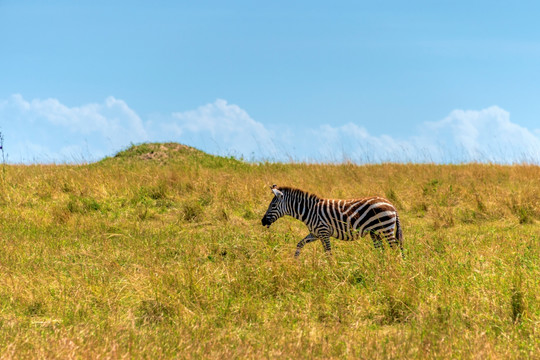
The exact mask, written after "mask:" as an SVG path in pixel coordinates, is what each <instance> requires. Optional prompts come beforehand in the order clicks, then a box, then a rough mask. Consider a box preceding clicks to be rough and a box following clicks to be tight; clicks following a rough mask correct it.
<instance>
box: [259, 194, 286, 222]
mask: <svg viewBox="0 0 540 360" xmlns="http://www.w3.org/2000/svg"><path fill="white" fill-rule="evenodd" d="M271 189H272V192H273V193H274V198H273V199H272V201H271V202H270V205H268V210H266V213H265V214H264V216H263V218H262V224H263V226H266V227H270V225H272V224H273V223H274V222H275V221H276V220H277V219H279V218H280V217H282V216H283V215H285V206H284V201H283V198H284V196H283V193H282V192H281V191H280V190H279V189H278V188H277V185H274V186H272V187H271Z"/></svg>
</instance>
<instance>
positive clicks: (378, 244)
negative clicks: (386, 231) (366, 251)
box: [369, 232, 384, 250]
mask: <svg viewBox="0 0 540 360" xmlns="http://www.w3.org/2000/svg"><path fill="white" fill-rule="evenodd" d="M369 235H370V236H371V239H372V240H373V247H375V249H381V250H384V248H383V242H382V237H381V235H380V234H379V233H376V232H371V233H369Z"/></svg>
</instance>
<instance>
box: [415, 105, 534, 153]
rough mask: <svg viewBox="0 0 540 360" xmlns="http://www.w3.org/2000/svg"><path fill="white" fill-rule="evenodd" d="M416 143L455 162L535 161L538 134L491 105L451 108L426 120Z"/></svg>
mask: <svg viewBox="0 0 540 360" xmlns="http://www.w3.org/2000/svg"><path fill="white" fill-rule="evenodd" d="M415 141H416V142H419V143H422V144H425V146H426V147H428V148H430V149H431V150H432V151H434V152H438V153H439V158H438V159H434V160H436V161H439V162H440V161H444V159H442V156H452V157H453V158H455V159H456V160H457V161H491V162H505V163H512V162H539V161H540V136H538V132H537V131H534V130H529V129H526V128H524V127H522V126H520V125H518V124H516V123H513V122H512V121H510V114H509V113H508V112H507V111H505V110H503V109H501V108H499V107H497V106H492V107H489V108H487V109H483V110H478V111H477V110H466V111H465V110H454V111H452V112H451V113H450V115H448V116H447V117H446V118H444V119H442V120H440V121H436V122H427V123H425V124H424V127H423V128H422V129H421V134H420V136H418V137H417V138H416V139H415Z"/></svg>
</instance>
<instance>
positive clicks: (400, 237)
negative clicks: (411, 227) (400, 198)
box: [396, 213, 405, 258]
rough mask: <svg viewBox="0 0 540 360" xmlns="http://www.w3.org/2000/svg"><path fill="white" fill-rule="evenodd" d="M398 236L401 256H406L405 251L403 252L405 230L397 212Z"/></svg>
mask: <svg viewBox="0 0 540 360" xmlns="http://www.w3.org/2000/svg"><path fill="white" fill-rule="evenodd" d="M396 237H397V240H398V243H399V249H400V250H401V256H402V257H403V258H404V257H405V253H404V252H403V231H402V230H401V222H400V221H399V216H398V214H397V213H396Z"/></svg>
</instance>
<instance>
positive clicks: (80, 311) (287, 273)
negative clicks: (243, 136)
mask: <svg viewBox="0 0 540 360" xmlns="http://www.w3.org/2000/svg"><path fill="white" fill-rule="evenodd" d="M1 170H2V171H1V173H0V174H1V176H2V177H1V184H0V186H1V192H0V222H1V224H0V245H1V251H0V273H1V277H0V356H1V357H2V358H113V359H115V358H205V359H206V358H208V359H216V358H219V359H229V358H254V359H255V358H256V359H260V358H321V359H330V358H340V359H341V358H366V359H386V358H400V359H401V358H429V359H431V358H464V359H469V358H476V359H486V358H501V359H513V358H514V359H516V358H540V350H539V345H538V344H539V343H540V281H539V279H540V262H539V259H540V227H539V225H538V224H539V220H540V168H539V167H538V166H525V165H523V166H498V165H481V164H468V165H414V164H381V165H366V166H355V165H352V164H342V165H309V164H271V163H264V164H248V163H243V162H241V161H238V160H235V159H230V158H220V157H213V156H210V155H207V154H204V153H202V152H199V151H197V150H194V149H190V148H187V147H182V146H179V145H174V144H167V145H157V144H154V145H152V144H147V145H141V146H138V147H134V148H131V149H128V150H126V151H124V152H122V153H120V154H118V155H117V156H116V157H113V158H108V159H104V160H103V161H101V162H98V163H94V164H88V165H81V166H68V165H57V166H55V165H32V166H23V165H6V166H5V167H4V168H3V169H1ZM273 183H277V184H278V185H289V186H295V187H300V188H303V189H306V190H309V191H311V192H314V193H317V194H319V195H321V196H325V197H339V198H347V197H361V196H367V195H382V196H386V197H387V198H389V199H391V200H392V201H393V202H394V203H395V204H396V205H397V207H398V209H399V211H400V218H401V220H402V225H403V229H404V235H405V249H406V259H405V260H402V259H401V258H400V256H399V254H398V253H397V252H393V251H385V252H380V251H376V250H375V249H373V247H372V246H371V242H370V240H369V239H368V238H365V239H363V241H357V242H354V243H346V242H338V241H333V253H334V256H333V257H332V258H327V257H326V256H325V254H324V252H323V249H322V246H321V245H320V244H318V243H313V244H309V245H307V246H306V247H305V249H304V252H303V253H302V255H301V257H300V259H299V260H298V261H295V259H294V258H293V253H294V250H295V245H296V243H297V241H298V240H299V239H301V238H302V237H303V236H305V235H306V229H305V227H304V225H303V224H302V223H300V222H298V221H296V220H293V219H291V218H284V219H281V220H279V221H278V222H277V223H276V224H274V225H273V226H272V227H271V228H270V229H266V228H264V227H262V226H261V225H260V218H261V217H262V215H263V214H264V212H265V210H266V207H267V205H268V202H269V201H270V199H271V197H272V195H271V192H270V190H269V188H268V186H269V185H271V184H273Z"/></svg>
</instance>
